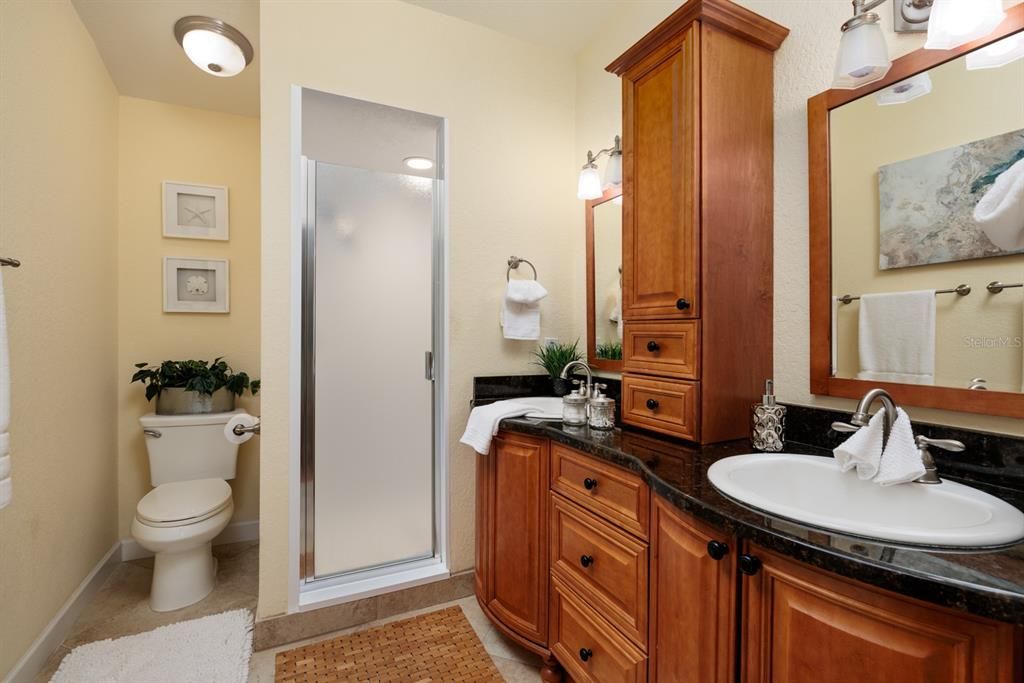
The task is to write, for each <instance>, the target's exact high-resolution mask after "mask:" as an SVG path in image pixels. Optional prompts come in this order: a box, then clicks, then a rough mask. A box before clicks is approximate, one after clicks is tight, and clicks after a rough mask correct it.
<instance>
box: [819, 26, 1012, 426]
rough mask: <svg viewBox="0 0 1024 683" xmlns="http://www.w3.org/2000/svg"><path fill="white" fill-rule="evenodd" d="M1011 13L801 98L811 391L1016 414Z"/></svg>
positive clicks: (1009, 414)
mask: <svg viewBox="0 0 1024 683" xmlns="http://www.w3.org/2000/svg"><path fill="white" fill-rule="evenodd" d="M1009 15H1010V17H1009V18H1008V20H1007V21H1006V22H1004V24H1003V25H1002V26H1001V27H1000V28H999V29H997V32H996V33H995V34H994V35H992V36H990V37H989V38H987V39H986V40H983V41H978V42H977V43H974V44H969V45H966V46H963V47H962V48H960V49H958V50H954V51H935V50H918V51H917V52H914V53H911V54H909V55H907V56H906V57H903V58H901V59H899V60H897V61H896V62H894V64H893V68H892V70H891V71H890V73H889V75H888V76H887V77H886V78H885V79H884V80H882V81H880V82H879V83H876V84H872V85H871V86H867V87H865V88H861V89H860V90H855V91H839V90H831V91H828V92H825V93H822V94H821V95H819V96H817V97H815V98H813V99H812V100H811V101H810V102H809V103H808V110H809V123H810V129H809V134H810V162H811V164H810V165H811V169H810V176H811V261H812V264H811V271H812V273H811V299H812V301H811V307H812V314H811V317H812V342H811V345H812V359H811V374H812V391H813V392H814V393H819V394H827V395H832V396H846V397H851V398H853V397H859V396H860V395H862V394H863V393H864V392H865V391H866V390H867V389H868V388H870V387H871V386H883V387H885V388H887V389H889V390H890V392H891V393H893V394H894V396H896V397H897V400H900V401H902V402H904V403H906V404H908V405H919V406H926V407H937V408H946V409H952V410H965V411H970V412H984V413H989V414H994V415H1008V416H1015V417H1024V395H1022V391H1024V386H1022V383H1024V348H1022V346H1024V345H1022V338H1024V58H1017V59H1015V60H1010V59H1004V60H1003V61H1006V63H1004V64H1002V65H998V62H999V61H1000V60H999V56H1000V55H1004V56H1006V57H1007V58H1008V57H1012V56H1013V54H1014V53H1016V54H1020V53H1019V50H1021V49H1024V33H1022V32H1020V31H1021V29H1022V28H1024V11H1022V10H1021V9H1018V8H1013V10H1012V11H1010V12H1009ZM1018 41H1020V45H1016V44H1017V42H1018ZM1015 51H1016V52H1015Z"/></svg>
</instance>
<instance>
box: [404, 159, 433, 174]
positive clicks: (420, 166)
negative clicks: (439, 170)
mask: <svg viewBox="0 0 1024 683" xmlns="http://www.w3.org/2000/svg"><path fill="white" fill-rule="evenodd" d="M402 161H403V163H405V165H406V166H408V167H409V168H411V169H413V170H416V171H428V170H430V169H432V168H434V161H433V160H432V159H428V158H426V157H406V158H405V159H403V160H402Z"/></svg>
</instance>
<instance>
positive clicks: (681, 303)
mask: <svg viewBox="0 0 1024 683" xmlns="http://www.w3.org/2000/svg"><path fill="white" fill-rule="evenodd" d="M676 308H678V309H679V310H680V311H685V310H687V309H688V308H690V302H689V301H687V300H686V299H676Z"/></svg>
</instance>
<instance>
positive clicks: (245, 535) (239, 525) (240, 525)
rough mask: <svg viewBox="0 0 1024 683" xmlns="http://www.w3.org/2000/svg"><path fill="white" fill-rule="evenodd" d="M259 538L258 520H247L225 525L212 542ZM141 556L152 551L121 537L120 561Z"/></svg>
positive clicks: (150, 554) (131, 539) (256, 539)
mask: <svg viewBox="0 0 1024 683" xmlns="http://www.w3.org/2000/svg"><path fill="white" fill-rule="evenodd" d="M259 539H260V523H259V520H253V521H249V522H232V523H231V524H228V525H227V527H226V528H225V529H224V531H222V532H220V535H219V536H217V538H215V539H213V544H214V545H224V544H225V543H242V542H244V541H258V540H259ZM143 557H153V553H151V552H149V551H148V550H146V549H145V548H143V547H142V546H141V545H139V544H138V542H137V541H136V540H135V539H134V538H122V539H121V561H122V562H128V561H129V560H138V559H141V558H143Z"/></svg>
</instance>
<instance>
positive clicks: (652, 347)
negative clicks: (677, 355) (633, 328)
mask: <svg viewBox="0 0 1024 683" xmlns="http://www.w3.org/2000/svg"><path fill="white" fill-rule="evenodd" d="M659 349H661V346H659V345H658V342H656V341H654V340H653V339H652V340H651V341H649V342H647V350H648V351H650V352H651V353H657V352H658V350H659Z"/></svg>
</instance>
